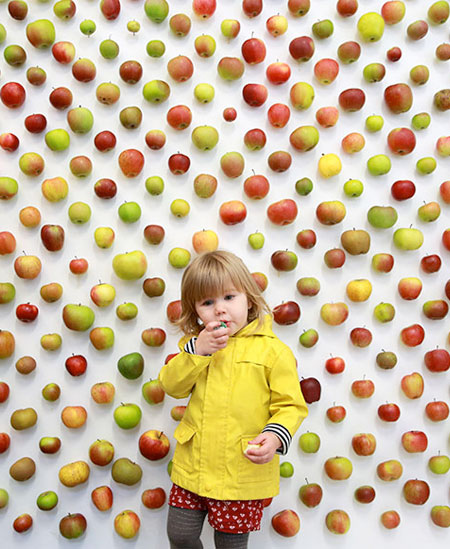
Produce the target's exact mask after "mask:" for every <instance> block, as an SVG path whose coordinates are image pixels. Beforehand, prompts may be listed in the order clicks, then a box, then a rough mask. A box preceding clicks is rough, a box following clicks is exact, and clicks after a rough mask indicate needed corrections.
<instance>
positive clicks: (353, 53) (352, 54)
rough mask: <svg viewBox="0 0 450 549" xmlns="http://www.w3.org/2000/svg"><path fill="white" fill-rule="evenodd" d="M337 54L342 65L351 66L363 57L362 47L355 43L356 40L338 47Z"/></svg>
mask: <svg viewBox="0 0 450 549" xmlns="http://www.w3.org/2000/svg"><path fill="white" fill-rule="evenodd" d="M337 54H338V57H339V60H340V61H341V62H342V63H344V64H346V65H349V64H350V63H354V62H355V61H358V59H359V57H360V55H361V46H360V45H359V44H358V42H355V41H354V40H349V41H347V42H343V43H342V44H341V45H340V46H339V47H338V49H337ZM363 74H364V73H363Z"/></svg>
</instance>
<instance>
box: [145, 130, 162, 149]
mask: <svg viewBox="0 0 450 549" xmlns="http://www.w3.org/2000/svg"><path fill="white" fill-rule="evenodd" d="M145 143H146V145H147V147H148V148H149V149H151V150H152V151H159V149H162V148H163V147H164V145H165V144H166V134H165V133H164V132H163V131H161V130H149V131H148V132H147V133H146V134H145Z"/></svg>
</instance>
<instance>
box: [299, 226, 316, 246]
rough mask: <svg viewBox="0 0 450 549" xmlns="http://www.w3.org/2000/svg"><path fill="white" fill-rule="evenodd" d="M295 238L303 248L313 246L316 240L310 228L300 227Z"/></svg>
mask: <svg viewBox="0 0 450 549" xmlns="http://www.w3.org/2000/svg"><path fill="white" fill-rule="evenodd" d="M295 238H296V241H297V244H298V245H299V246H300V247H302V248H303V249H305V250H310V249H311V248H314V246H315V245H316V242H317V236H316V233H315V232H314V231H313V230H312V229H302V230H301V231H299V232H298V233H297V236H296V237H295Z"/></svg>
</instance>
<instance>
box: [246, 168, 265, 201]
mask: <svg viewBox="0 0 450 549" xmlns="http://www.w3.org/2000/svg"><path fill="white" fill-rule="evenodd" d="M269 190H270V184H269V180H268V179H267V177H265V176H264V175H257V174H255V173H254V174H253V175H251V176H250V177H247V179H246V180H245V181H244V192H245V194H246V195H247V196H248V197H249V198H251V199H253V200H260V199H261V198H264V197H265V196H267V193H268V192H269Z"/></svg>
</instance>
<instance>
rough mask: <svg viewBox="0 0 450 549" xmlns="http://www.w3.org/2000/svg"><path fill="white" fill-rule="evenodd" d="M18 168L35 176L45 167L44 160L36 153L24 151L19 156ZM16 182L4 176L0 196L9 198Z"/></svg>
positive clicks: (14, 192)
mask: <svg viewBox="0 0 450 549" xmlns="http://www.w3.org/2000/svg"><path fill="white" fill-rule="evenodd" d="M19 168H20V170H21V171H22V172H23V173H24V174H25V175H28V176H30V177H37V176H38V175H40V174H41V173H42V172H43V171H44V168H45V162H44V159H43V158H42V156H41V155H40V154H38V153H34V152H30V153H25V154H23V155H22V156H21V157H20V158H19ZM16 185H17V182H16V181H15V179H11V178H5V179H3V181H2V187H3V189H4V190H3V189H2V196H3V197H4V199H6V200H9V198H11V197H12V196H14V194H16V192H17V188H16Z"/></svg>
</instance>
